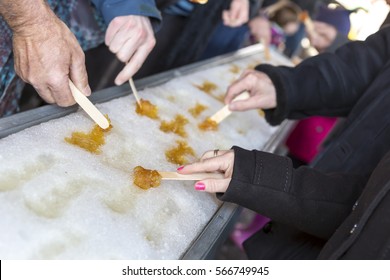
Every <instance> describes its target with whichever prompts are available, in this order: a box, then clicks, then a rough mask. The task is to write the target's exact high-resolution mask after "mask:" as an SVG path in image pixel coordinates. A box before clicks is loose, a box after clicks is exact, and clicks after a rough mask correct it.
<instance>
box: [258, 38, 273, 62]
mask: <svg viewBox="0 0 390 280" xmlns="http://www.w3.org/2000/svg"><path fill="white" fill-rule="evenodd" d="M260 42H261V44H262V45H263V46H264V58H265V60H266V61H271V51H270V49H269V44H268V43H266V42H265V39H264V38H261V39H260Z"/></svg>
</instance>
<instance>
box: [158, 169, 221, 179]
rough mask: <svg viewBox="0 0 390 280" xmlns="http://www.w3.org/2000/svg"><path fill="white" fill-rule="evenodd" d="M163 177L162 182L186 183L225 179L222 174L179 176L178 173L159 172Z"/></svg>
mask: <svg viewBox="0 0 390 280" xmlns="http://www.w3.org/2000/svg"><path fill="white" fill-rule="evenodd" d="M158 173H160V175H161V177H162V178H161V180H182V181H183V180H186V181H199V180H204V179H223V178H225V177H224V175H223V174H222V173H194V174H186V175H184V174H179V173H177V172H169V171H158Z"/></svg>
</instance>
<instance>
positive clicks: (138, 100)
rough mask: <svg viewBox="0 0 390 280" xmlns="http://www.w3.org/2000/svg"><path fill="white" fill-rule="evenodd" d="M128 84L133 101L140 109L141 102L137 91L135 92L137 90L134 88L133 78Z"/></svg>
mask: <svg viewBox="0 0 390 280" xmlns="http://www.w3.org/2000/svg"><path fill="white" fill-rule="evenodd" d="M129 84H130V88H131V90H132V91H133V94H134V97H135V100H136V101H137V103H138V105H139V106H140V107H142V105H141V100H140V98H139V96H138V91H137V88H136V87H135V84H134V81H133V78H130V80H129Z"/></svg>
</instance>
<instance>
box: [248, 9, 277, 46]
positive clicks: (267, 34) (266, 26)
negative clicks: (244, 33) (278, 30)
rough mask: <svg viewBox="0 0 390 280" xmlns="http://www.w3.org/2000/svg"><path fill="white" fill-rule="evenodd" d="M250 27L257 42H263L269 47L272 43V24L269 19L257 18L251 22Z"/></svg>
mask: <svg viewBox="0 0 390 280" xmlns="http://www.w3.org/2000/svg"><path fill="white" fill-rule="evenodd" d="M248 26H249V30H250V33H251V35H252V36H253V37H254V38H255V40H256V41H257V42H260V41H263V42H264V43H266V44H268V45H269V44H270V43H271V35H272V34H271V22H270V21H269V20H268V19H267V18H265V17H261V16H257V17H255V18H253V19H252V20H251V21H249V23H248Z"/></svg>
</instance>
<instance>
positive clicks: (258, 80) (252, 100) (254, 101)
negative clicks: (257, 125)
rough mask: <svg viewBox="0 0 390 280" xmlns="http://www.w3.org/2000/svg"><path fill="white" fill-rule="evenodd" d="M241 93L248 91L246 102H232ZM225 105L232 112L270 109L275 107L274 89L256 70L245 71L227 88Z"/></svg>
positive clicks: (268, 79) (269, 81)
mask: <svg viewBox="0 0 390 280" xmlns="http://www.w3.org/2000/svg"><path fill="white" fill-rule="evenodd" d="M243 91H248V92H249V94H250V97H249V98H248V99H246V100H240V101H233V99H234V98H235V97H236V96H237V95H239V94H241V93H242V92H243ZM225 103H226V104H229V109H230V110H232V111H246V110H249V109H270V108H275V107H276V103H277V101H276V89H275V86H274V85H273V83H272V81H271V79H270V78H269V77H268V76H267V75H266V74H264V73H262V72H259V71H256V70H246V71H245V72H244V73H243V75H242V76H241V77H240V78H239V79H238V80H237V81H235V82H234V83H233V84H231V85H230V86H229V87H228V90H227V92H226V96H225Z"/></svg>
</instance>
